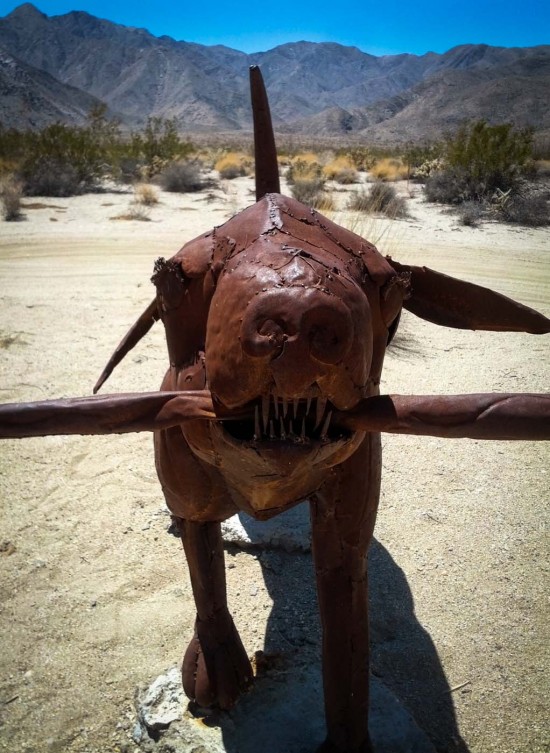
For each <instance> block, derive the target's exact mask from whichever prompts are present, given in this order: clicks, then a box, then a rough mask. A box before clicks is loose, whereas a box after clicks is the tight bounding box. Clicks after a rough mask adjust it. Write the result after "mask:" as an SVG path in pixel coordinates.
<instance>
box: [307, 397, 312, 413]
mask: <svg viewBox="0 0 550 753" xmlns="http://www.w3.org/2000/svg"><path fill="white" fill-rule="evenodd" d="M310 408H311V398H310V397H308V399H307V405H306V416H307V415H308V414H309V409H310Z"/></svg>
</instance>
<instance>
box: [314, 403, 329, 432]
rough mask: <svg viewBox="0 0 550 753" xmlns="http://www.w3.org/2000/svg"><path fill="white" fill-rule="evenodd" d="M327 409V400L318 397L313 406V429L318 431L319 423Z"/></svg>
mask: <svg viewBox="0 0 550 753" xmlns="http://www.w3.org/2000/svg"><path fill="white" fill-rule="evenodd" d="M326 407H327V399H326V397H320V398H318V399H317V405H316V406H315V428H316V429H318V428H319V426H320V425H321V421H322V420H323V416H324V415H325V410H326Z"/></svg>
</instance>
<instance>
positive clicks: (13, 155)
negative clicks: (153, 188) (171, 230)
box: [0, 106, 194, 196]
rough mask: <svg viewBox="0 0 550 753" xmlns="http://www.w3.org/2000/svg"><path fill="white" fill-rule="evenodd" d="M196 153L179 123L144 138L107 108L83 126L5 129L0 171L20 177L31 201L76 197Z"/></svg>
mask: <svg viewBox="0 0 550 753" xmlns="http://www.w3.org/2000/svg"><path fill="white" fill-rule="evenodd" d="M193 149H194V147H193V146H192V145H191V144H190V143H188V142H185V141H182V140H181V139H180V137H179V136H178V133H177V128H176V122H175V121H174V120H163V119H161V118H151V119H150V120H149V121H148V122H147V125H146V127H145V129H144V130H143V132H141V133H134V134H131V135H130V136H127V135H125V134H123V133H122V132H121V131H120V126H119V123H118V122H117V121H116V120H108V119H107V118H106V115H105V107H103V106H101V107H97V108H95V109H94V110H92V111H91V112H90V115H89V117H88V122H87V123H86V125H84V126H68V125H63V124H61V123H55V124H53V125H50V126H47V127H46V128H44V129H43V130H41V131H17V130H15V129H4V128H2V127H1V125H0V165H8V166H9V168H10V170H12V171H13V172H15V173H16V175H17V177H18V178H19V179H20V180H21V183H22V185H23V192H24V193H25V194H26V195H34V196H37V195H43V196H71V195H74V194H78V193H83V192H85V191H92V190H95V189H97V188H98V187H99V186H100V184H101V181H102V180H103V179H105V178H111V179H116V180H118V179H121V178H122V179H126V180H135V179H138V178H140V179H142V178H143V177H150V176H151V175H153V174H155V173H158V172H160V171H161V170H162V169H163V168H164V167H166V165H167V164H168V163H169V162H170V161H171V160H174V159H181V158H183V157H185V156H187V155H189V154H190V152H191V151H193Z"/></svg>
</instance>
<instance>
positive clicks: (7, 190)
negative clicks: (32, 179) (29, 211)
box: [0, 175, 23, 222]
mask: <svg viewBox="0 0 550 753" xmlns="http://www.w3.org/2000/svg"><path fill="white" fill-rule="evenodd" d="M22 190H23V187H22V185H21V183H20V182H19V181H17V180H16V179H15V178H14V177H13V176H12V175H9V176H6V177H4V178H3V179H2V181H1V182H0V201H1V203H2V214H3V216H4V219H5V220H6V221H7V222H13V221H14V220H20V219H21V217H22V213H21V195H22Z"/></svg>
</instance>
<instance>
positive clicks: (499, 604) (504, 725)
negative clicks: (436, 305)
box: [0, 179, 550, 753]
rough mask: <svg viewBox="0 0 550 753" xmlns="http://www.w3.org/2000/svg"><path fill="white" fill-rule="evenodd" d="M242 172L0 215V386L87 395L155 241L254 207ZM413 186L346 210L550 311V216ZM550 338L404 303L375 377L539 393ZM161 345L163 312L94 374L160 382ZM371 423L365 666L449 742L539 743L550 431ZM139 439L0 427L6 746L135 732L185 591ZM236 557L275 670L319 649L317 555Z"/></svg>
mask: <svg viewBox="0 0 550 753" xmlns="http://www.w3.org/2000/svg"><path fill="white" fill-rule="evenodd" d="M251 189H252V184H251V182H250V181H249V180H248V179H238V180H236V181H232V182H228V183H225V184H223V185H222V187H221V188H220V189H216V190H215V191H214V192H213V194H212V195H211V196H209V197H208V196H206V194H197V195H188V196H181V195H174V194H172V195H170V194H162V195H161V202H160V204H159V205H157V206H156V207H154V208H153V209H152V210H151V213H150V221H149V222H139V221H124V220H113V219H112V218H113V217H115V216H117V215H120V214H123V213H125V212H126V211H127V209H128V206H129V204H130V201H131V199H132V194H131V193H124V192H118V193H105V194H99V195H92V196H83V197H76V198H71V199H36V200H34V199H33V200H27V201H26V204H27V207H26V208H25V215H26V219H25V220H24V221H22V222H18V223H6V222H2V223H0V278H1V280H2V309H1V316H0V345H1V347H2V350H1V361H0V369H1V378H0V400H1V401H2V402H10V401H17V400H25V399H46V398H53V397H61V396H71V395H85V394H89V393H90V392H91V388H92V385H93V384H94V382H95V380H96V378H97V376H98V374H99V372H100V371H101V369H102V367H103V365H104V364H105V362H106V360H107V358H108V357H109V355H110V353H111V352H112V350H113V348H114V346H115V345H116V344H117V343H118V341H119V340H120V338H121V336H122V335H123V334H124V332H125V331H126V330H127V328H128V326H129V325H130V324H131V323H132V322H133V321H134V320H135V318H136V316H137V315H138V314H139V313H140V312H141V311H142V310H143V308H145V306H146V305H147V303H148V302H149V301H150V300H151V298H152V295H153V288H152V285H151V284H150V283H149V277H150V275H151V272H152V264H153V261H154V260H155V259H156V258H157V257H158V256H166V257H168V256H170V255H172V254H173V253H174V252H175V251H177V250H178V249H179V248H180V246H181V245H182V244H183V242H185V241H187V240H189V239H191V238H192V237H194V236H195V235H198V234H199V233H200V232H203V231H206V230H208V229H210V228H211V227H212V226H214V225H217V224H220V223H221V222H223V221H224V220H225V219H226V218H228V217H229V216H231V215H232V214H233V213H235V212H236V211H237V210H238V209H241V208H243V207H244V206H246V205H248V204H249V203H251V202H252V201H253V199H252V196H251ZM401 190H403V191H407V190H408V189H407V187H406V186H404V185H403V186H401ZM411 190H412V193H413V198H412V199H411V200H410V202H409V206H410V211H411V214H412V217H411V219H409V220H400V221H394V222H390V221H387V220H372V219H367V220H361V219H358V218H355V217H350V216H349V215H348V214H347V213H346V212H344V211H343V210H342V211H338V212H336V219H337V220H338V221H340V222H341V223H344V222H347V223H350V224H351V225H352V227H353V229H355V230H356V232H360V233H361V234H363V235H364V236H365V237H368V238H370V239H371V240H374V241H375V242H377V243H378V245H379V248H380V250H382V251H384V252H386V253H391V254H392V255H394V256H395V257H396V258H397V259H399V260H400V261H404V262H411V263H423V264H426V265H428V266H431V267H432V268H435V269H438V270H440V271H443V272H447V273H450V274H454V275H456V276H460V277H463V278H465V279H469V280H471V281H474V282H478V283H481V284H486V285H489V286H491V287H494V288H495V289H497V290H499V291H501V292H503V293H505V294H507V295H510V296H513V297H515V298H516V299H518V300H520V301H522V302H523V303H525V304H527V305H530V306H533V307H536V308H538V309H539V310H541V311H543V312H544V313H546V314H547V315H550V264H549V261H548V252H549V241H550V234H549V232H548V230H545V229H537V230H527V229H525V228H518V227H516V228H514V227H506V226H502V225H496V224H485V225H484V226H483V228H482V229H481V230H477V229H471V228H463V227H459V226H458V225H457V222H456V220H455V219H454V218H453V217H452V216H450V215H448V214H445V213H444V212H443V211H442V210H441V208H438V207H435V206H430V205H427V204H425V203H423V202H422V200H421V196H420V193H419V189H418V188H417V187H412V189H411ZM338 199H339V200H340V201H341V202H342V205H343V202H344V199H345V197H344V195H343V194H338ZM33 204H34V205H36V204H38V205H40V204H42V205H44V204H45V205H47V206H42V207H40V206H39V207H38V208H37V207H36V206H34V207H33ZM549 350H550V338H542V337H535V336H531V335H527V334H492V333H470V332H460V331H454V330H447V329H444V328H438V327H436V326H433V325H431V324H428V323H425V322H422V321H420V320H417V319H415V318H414V317H412V316H410V315H405V316H404V317H403V323H402V326H401V328H400V332H399V336H398V339H397V342H396V346H395V347H394V348H393V349H392V350H391V352H390V353H389V355H388V359H387V365H386V371H385V382H384V385H383V386H384V389H385V390H386V391H391V392H403V393H411V392H417V393H426V394H428V393H431V392H435V393H437V392H441V393H455V392H480V391H518V392H522V391H546V390H547V389H548V366H549V362H550V359H549ZM165 365H166V356H165V346H164V341H163V333H162V327H161V326H160V325H158V326H157V327H156V329H155V330H154V331H153V332H152V333H150V335H149V336H148V337H147V339H146V340H144V341H142V343H141V344H140V345H139V347H138V348H136V349H135V351H133V352H132V354H131V355H130V356H129V357H128V358H127V360H126V361H125V362H124V363H123V364H122V365H121V366H120V367H119V368H118V370H117V371H116V372H115V374H114V375H113V377H112V378H111V380H110V382H109V384H108V389H107V392H109V391H110V392H119V391H132V390H154V389H156V388H157V387H158V384H159V382H160V379H161V376H162V374H163V371H164V369H165ZM383 443H384V447H385V457H384V477H383V495H382V503H381V510H380V515H379V521H378V527H377V542H376V544H375V545H374V547H373V551H372V562H371V580H372V592H373V593H372V621H373V644H374V646H373V671H374V673H375V674H376V675H377V676H379V677H380V678H381V679H382V681H383V682H384V683H385V684H386V685H387V686H388V687H390V688H391V689H392V690H393V691H394V692H395V693H396V695H397V696H398V697H399V698H400V699H401V700H402V701H403V703H404V704H405V705H406V706H407V707H408V708H409V709H410V710H411V711H412V712H413V713H414V715H415V717H416V719H417V720H418V722H419V723H420V725H421V726H422V727H423V728H424V729H425V730H426V731H427V732H428V733H429V734H430V736H431V737H432V739H433V740H434V742H435V743H436V745H437V747H438V749H439V750H441V751H468V750H469V751H472V753H497V752H498V753H506V752H508V753H512V752H513V753H541V752H542V751H545V750H548V748H547V746H548V744H549V743H550V735H549V731H548V727H547V726H546V725H547V710H548V709H547V699H548V697H550V689H549V687H548V656H549V654H548V637H549V636H548V628H547V618H548V606H547V589H546V586H547V585H548V582H547V581H548V559H547V532H548V515H547V512H546V507H547V500H548V496H549V494H548V491H549V478H550V476H549V474H550V468H549V464H548V459H549V452H548V446H547V445H546V444H544V443H531V442H523V443H512V442H500V443H499V442H477V441H471V440H437V439H432V438H415V437H397V436H386V437H385V438H384V440H383ZM151 444H152V443H151V437H150V436H148V435H132V436H128V435H127V436H123V437H111V438H108V437H96V438H80V437H67V438H62V437H49V438H45V439H28V440H21V441H5V442H3V443H2V445H1V447H0V492H1V499H2V516H1V521H0V573H1V580H0V593H1V597H0V635H1V638H0V640H1V646H2V649H1V655H0V750H6V751H10V752H11V751H13V752H14V753H15V752H16V751H69V752H70V753H77V752H78V753H83V752H84V751H87V752H89V753H100V752H101V753H107V752H108V751H118V750H122V751H127V752H128V751H133V750H134V749H135V745H134V744H133V743H132V742H131V739H130V732H131V727H132V719H133V695H134V689H135V687H136V685H137V684H138V683H143V682H146V681H148V680H150V679H152V678H153V677H155V676H156V675H158V674H159V673H160V672H162V671H163V670H164V669H166V668H167V667H169V666H171V665H173V664H175V663H177V662H178V661H179V660H180V658H181V652H182V650H183V648H184V646H185V645H187V640H188V637H189V635H190V631H191V628H192V622H193V618H194V610H193V603H192V599H191V595H190V586H189V581H188V578H187V574H186V569H185V564H184V561H183V555H182V554H181V551H180V546H179V544H178V541H177V540H176V539H175V538H173V537H171V536H169V535H167V534H166V527H167V522H168V520H167V517H166V514H165V513H164V505H163V500H162V495H161V493H160V488H159V486H158V483H157V480H156V476H155V471H154V467H153V457H152V447H151ZM227 562H228V568H227V575H228V587H229V594H230V602H231V604H232V607H233V611H234V615H235V619H236V623H237V625H238V627H239V629H240V631H241V634H242V636H243V640H244V643H245V645H246V647H247V649H248V651H249V654H250V655H252V654H253V653H254V651H257V650H259V649H262V648H264V645H265V646H266V647H267V649H268V650H270V651H278V652H280V653H281V654H282V655H283V659H284V661H285V662H286V665H287V667H291V666H292V664H293V663H300V662H302V663H304V662H310V661H316V657H317V654H318V632H319V629H318V622H317V616H316V606H315V595H314V591H313V579H312V574H311V563H310V560H309V556H308V555H306V554H287V553H285V552H255V553H247V552H241V551H237V550H230V551H228V556H227ZM283 750H284V746H282V749H281V753H283Z"/></svg>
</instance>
